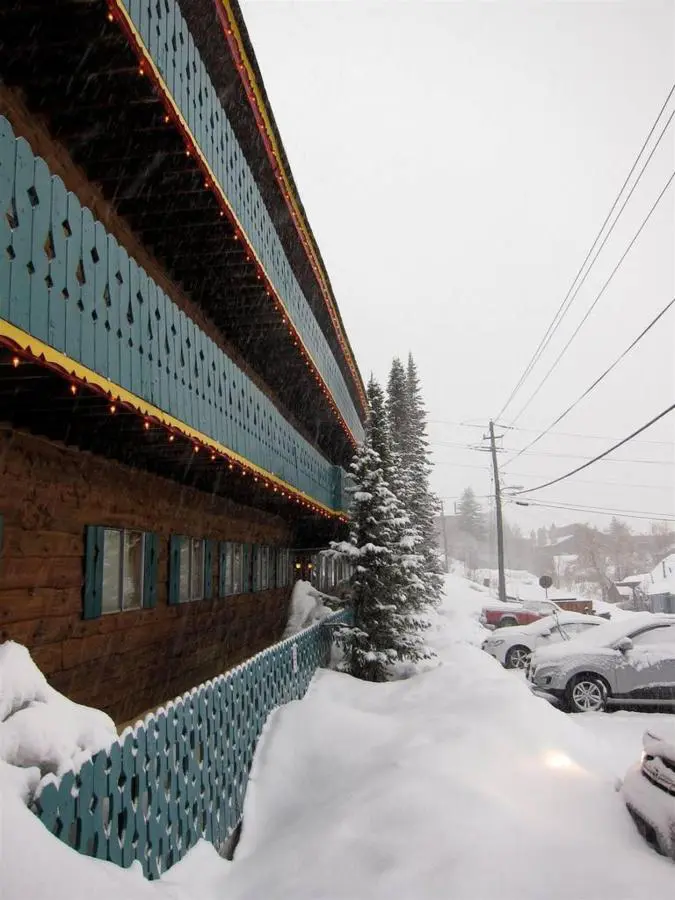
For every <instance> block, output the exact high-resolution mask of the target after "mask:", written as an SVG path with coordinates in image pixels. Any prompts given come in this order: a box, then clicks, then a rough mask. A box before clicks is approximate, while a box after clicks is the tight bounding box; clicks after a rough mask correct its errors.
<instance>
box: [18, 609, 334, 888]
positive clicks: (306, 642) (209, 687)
mask: <svg viewBox="0 0 675 900" xmlns="http://www.w3.org/2000/svg"><path fill="white" fill-rule="evenodd" d="M348 620H349V613H348V612H339V613H335V614H334V615H333V616H331V617H329V618H328V619H325V620H324V621H323V622H322V623H320V624H318V625H313V626H312V627H311V628H308V629H307V630H306V631H303V632H301V633H300V634H297V635H295V636H293V637H290V638H287V639H286V640H285V641H282V642H281V643H279V644H275V645H274V646H272V647H269V648H268V649H267V650H263V652H262V653H259V654H258V655H257V656H254V657H253V658H252V659H250V660H248V662H246V663H243V664H242V665H240V666H237V668H236V669H233V670H232V671H230V672H227V673H226V674H225V675H221V676H220V677H219V678H216V679H214V680H213V681H210V682H207V683H206V684H205V685H202V686H201V687H199V688H196V689H195V690H193V691H192V692H191V693H189V694H185V695H184V696H183V697H181V698H179V699H177V700H176V701H175V702H173V703H170V704H168V706H167V708H166V709H165V710H160V711H159V712H158V713H156V714H155V715H152V716H149V717H148V718H147V719H146V720H145V722H144V723H143V724H142V725H139V727H138V728H136V729H135V730H133V731H132V730H129V731H127V732H126V733H125V734H123V735H122V737H121V738H120V741H119V743H116V744H113V746H112V747H111V748H110V750H109V751H105V750H102V751H101V752H100V753H97V754H96V755H95V756H94V757H93V758H92V759H91V761H89V762H86V763H85V764H84V765H83V766H82V768H81V769H80V770H79V772H76V773H75V772H70V773H68V774H67V775H64V776H63V777H62V778H61V780H60V782H59V783H58V784H55V783H51V782H50V783H47V784H46V785H45V787H44V788H43V790H42V792H41V793H40V794H39V796H37V797H36V798H35V801H34V811H35V812H36V813H37V815H38V816H39V818H40V819H41V820H42V822H43V823H44V825H45V826H46V827H47V828H48V829H49V831H51V832H52V833H53V834H55V835H56V836H57V837H58V838H60V839H61V840H62V841H63V842H64V843H66V844H68V845H69V846H71V847H72V848H73V849H75V850H78V851H79V852H80V853H83V854H85V855H87V856H94V857H97V858H98V859H107V860H110V861H111V862H114V863H117V865H119V866H124V867H127V866H130V865H131V864H132V863H133V862H134V861H135V860H138V861H139V862H140V863H141V865H142V867H143V871H144V873H145V876H146V877H147V878H158V877H159V876H160V875H161V873H162V872H165V871H166V870H167V869H169V868H170V867H171V866H172V865H174V864H175V863H177V862H178V861H179V860H180V859H182V858H183V857H184V856H185V854H186V853H187V852H188V850H189V849H190V848H191V847H193V846H194V845H195V844H196V843H197V841H198V840H199V839H200V838H206V840H208V841H211V842H212V843H213V844H215V845H216V847H220V846H222V845H223V844H224V843H225V842H226V841H227V839H228V838H229V837H230V836H231V834H232V833H233V831H234V830H235V828H236V827H237V825H238V824H239V822H240V821H241V817H242V809H243V803H244V795H245V793H246V784H247V781H248V774H249V771H250V768H251V763H252V761H253V753H254V751H255V746H256V744H257V742H258V738H259V737H260V734H261V732H262V729H263V725H264V724H265V720H266V719H267V716H268V715H269V714H270V712H272V710H273V709H275V708H276V707H277V706H280V705H282V704H283V703H288V702H289V701H290V700H298V699H300V698H301V697H303V696H304V694H305V692H306V690H307V687H308V686H309V682H310V681H311V679H312V676H313V675H314V673H315V671H316V669H317V668H318V667H319V666H322V665H326V664H327V663H328V660H329V658H330V648H331V642H332V630H333V626H335V625H339V624H341V623H343V622H347V621H348Z"/></svg>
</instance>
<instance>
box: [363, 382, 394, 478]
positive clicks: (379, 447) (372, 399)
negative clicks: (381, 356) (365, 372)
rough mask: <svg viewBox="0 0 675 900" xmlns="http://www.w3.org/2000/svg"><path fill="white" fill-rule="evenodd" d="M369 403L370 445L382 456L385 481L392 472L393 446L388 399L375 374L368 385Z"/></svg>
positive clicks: (381, 461)
mask: <svg viewBox="0 0 675 900" xmlns="http://www.w3.org/2000/svg"><path fill="white" fill-rule="evenodd" d="M367 396H368V405H369V407H370V411H369V412H370V415H369V418H368V432H369V434H370V446H371V447H372V448H373V450H374V451H375V452H376V453H377V455H378V456H379V457H380V463H381V465H382V474H383V476H384V479H385V481H388V480H389V476H390V474H391V446H390V435H389V422H388V420H387V410H386V401H385V397H384V391H383V390H382V388H381V387H380V385H379V383H378V382H377V381H376V380H375V377H374V376H373V375H371V376H370V380H369V382H368V387H367Z"/></svg>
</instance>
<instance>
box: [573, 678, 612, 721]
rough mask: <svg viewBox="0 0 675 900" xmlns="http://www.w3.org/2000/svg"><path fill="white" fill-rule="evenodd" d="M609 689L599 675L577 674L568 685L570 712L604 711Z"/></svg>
mask: <svg viewBox="0 0 675 900" xmlns="http://www.w3.org/2000/svg"><path fill="white" fill-rule="evenodd" d="M608 694H609V689H608V687H607V683H606V682H605V680H604V679H603V678H600V676H599V675H577V677H576V678H574V679H573V680H572V681H570V683H569V685H568V686H567V706H568V709H569V711H570V712H574V713H582V712H602V711H603V710H604V709H605V706H606V705H607V696H608Z"/></svg>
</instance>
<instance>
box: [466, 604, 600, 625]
mask: <svg viewBox="0 0 675 900" xmlns="http://www.w3.org/2000/svg"><path fill="white" fill-rule="evenodd" d="M563 609H564V610H567V611H568V612H579V613H591V612H593V604H592V603H591V601H590V600H577V599H557V598H556V600H555V601H554V600H523V601H519V600H510V601H508V602H506V603H500V602H499V601H498V600H496V601H495V602H494V603H488V604H486V605H485V606H484V607H483V611H482V612H481V615H480V622H481V624H482V625H485V627H486V628H503V627H505V626H507V625H529V624H530V622H536V621H537V619H542V618H543V617H544V616H552V615H553V614H554V613H556V612H561V611H562V610H563Z"/></svg>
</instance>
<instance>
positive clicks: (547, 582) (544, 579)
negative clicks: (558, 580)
mask: <svg viewBox="0 0 675 900" xmlns="http://www.w3.org/2000/svg"><path fill="white" fill-rule="evenodd" d="M552 584H553V579H552V578H551V576H550V575H542V576H541V578H540V579H539V587H543V589H544V590H545V591H547V590H548V589H549V588H550V587H551V585H552Z"/></svg>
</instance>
